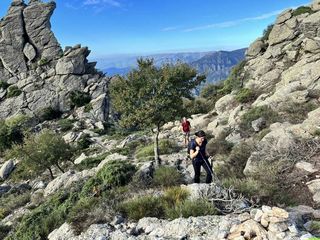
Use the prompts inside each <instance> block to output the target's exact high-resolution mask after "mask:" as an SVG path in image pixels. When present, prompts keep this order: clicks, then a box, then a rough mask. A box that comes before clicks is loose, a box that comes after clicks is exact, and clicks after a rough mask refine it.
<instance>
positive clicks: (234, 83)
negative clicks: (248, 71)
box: [218, 60, 247, 95]
mask: <svg viewBox="0 0 320 240" xmlns="http://www.w3.org/2000/svg"><path fill="white" fill-rule="evenodd" d="M246 63H247V62H246V61H245V60H243V61H242V62H240V63H238V64H237V65H236V66H235V67H233V68H232V70H231V72H230V74H229V77H228V78H227V79H226V80H224V82H223V88H222V89H220V90H219V91H218V92H219V93H220V94H223V95H225V94H228V93H230V92H231V91H232V90H237V89H240V88H242V87H243V83H244V80H245V79H244V78H245V76H243V74H244V66H245V65H246Z"/></svg>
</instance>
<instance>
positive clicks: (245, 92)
mask: <svg viewBox="0 0 320 240" xmlns="http://www.w3.org/2000/svg"><path fill="white" fill-rule="evenodd" d="M256 98H257V94H256V93H254V91H253V90H252V89H249V88H241V89H240V90H239V92H238V93H237V95H236V100H237V101H238V102H239V103H249V102H253V101H254V100H255V99H256Z"/></svg>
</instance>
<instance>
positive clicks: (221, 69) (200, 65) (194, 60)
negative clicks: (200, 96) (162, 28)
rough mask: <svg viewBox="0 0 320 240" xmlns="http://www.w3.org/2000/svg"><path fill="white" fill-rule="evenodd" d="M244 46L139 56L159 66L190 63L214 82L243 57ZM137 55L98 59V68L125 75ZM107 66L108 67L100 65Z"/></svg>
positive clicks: (113, 73)
mask: <svg viewBox="0 0 320 240" xmlns="http://www.w3.org/2000/svg"><path fill="white" fill-rule="evenodd" d="M245 51H246V48H242V49H237V50H234V51H212V52H191V53H167V54H155V55H149V56H141V57H143V58H153V59H154V61H155V64H156V65H157V66H160V65H161V64H163V63H176V62H177V61H182V62H185V63H188V64H190V65H191V66H193V67H194V68H196V69H197V70H198V72H199V73H201V74H205V75H206V76H207V81H206V83H214V82H217V81H220V80H223V79H225V78H226V77H227V76H228V74H229V72H230V70H231V68H232V67H233V66H234V65H236V64H237V63H239V62H240V61H242V60H243V59H244V55H245ZM137 58H139V56H128V57H127V58H126V57H120V58H115V59H114V62H112V59H99V60H98V62H100V68H101V69H102V71H103V72H105V73H106V74H107V75H109V76H112V75H116V74H119V75H125V74H127V73H128V72H129V71H130V70H131V69H132V68H134V67H136V61H137ZM101 66H108V67H105V68H104V67H101Z"/></svg>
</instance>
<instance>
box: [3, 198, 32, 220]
mask: <svg viewBox="0 0 320 240" xmlns="http://www.w3.org/2000/svg"><path fill="white" fill-rule="evenodd" d="M29 201H30V193H29V192H25V193H15V194H9V195H8V196H2V197H1V198H0V206H1V207H0V220H2V219H3V218H5V217H6V216H7V215H9V214H10V213H12V212H13V211H14V210H16V209H17V208H19V207H22V206H24V205H25V204H26V203H28V202H29Z"/></svg>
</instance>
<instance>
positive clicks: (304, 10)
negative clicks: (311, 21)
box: [292, 6, 314, 17]
mask: <svg viewBox="0 0 320 240" xmlns="http://www.w3.org/2000/svg"><path fill="white" fill-rule="evenodd" d="M304 13H314V11H313V10H312V9H311V8H310V7H305V6H301V7H298V8H297V9H295V10H294V11H293V12H292V16H294V17H295V16H298V15H301V14H304Z"/></svg>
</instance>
